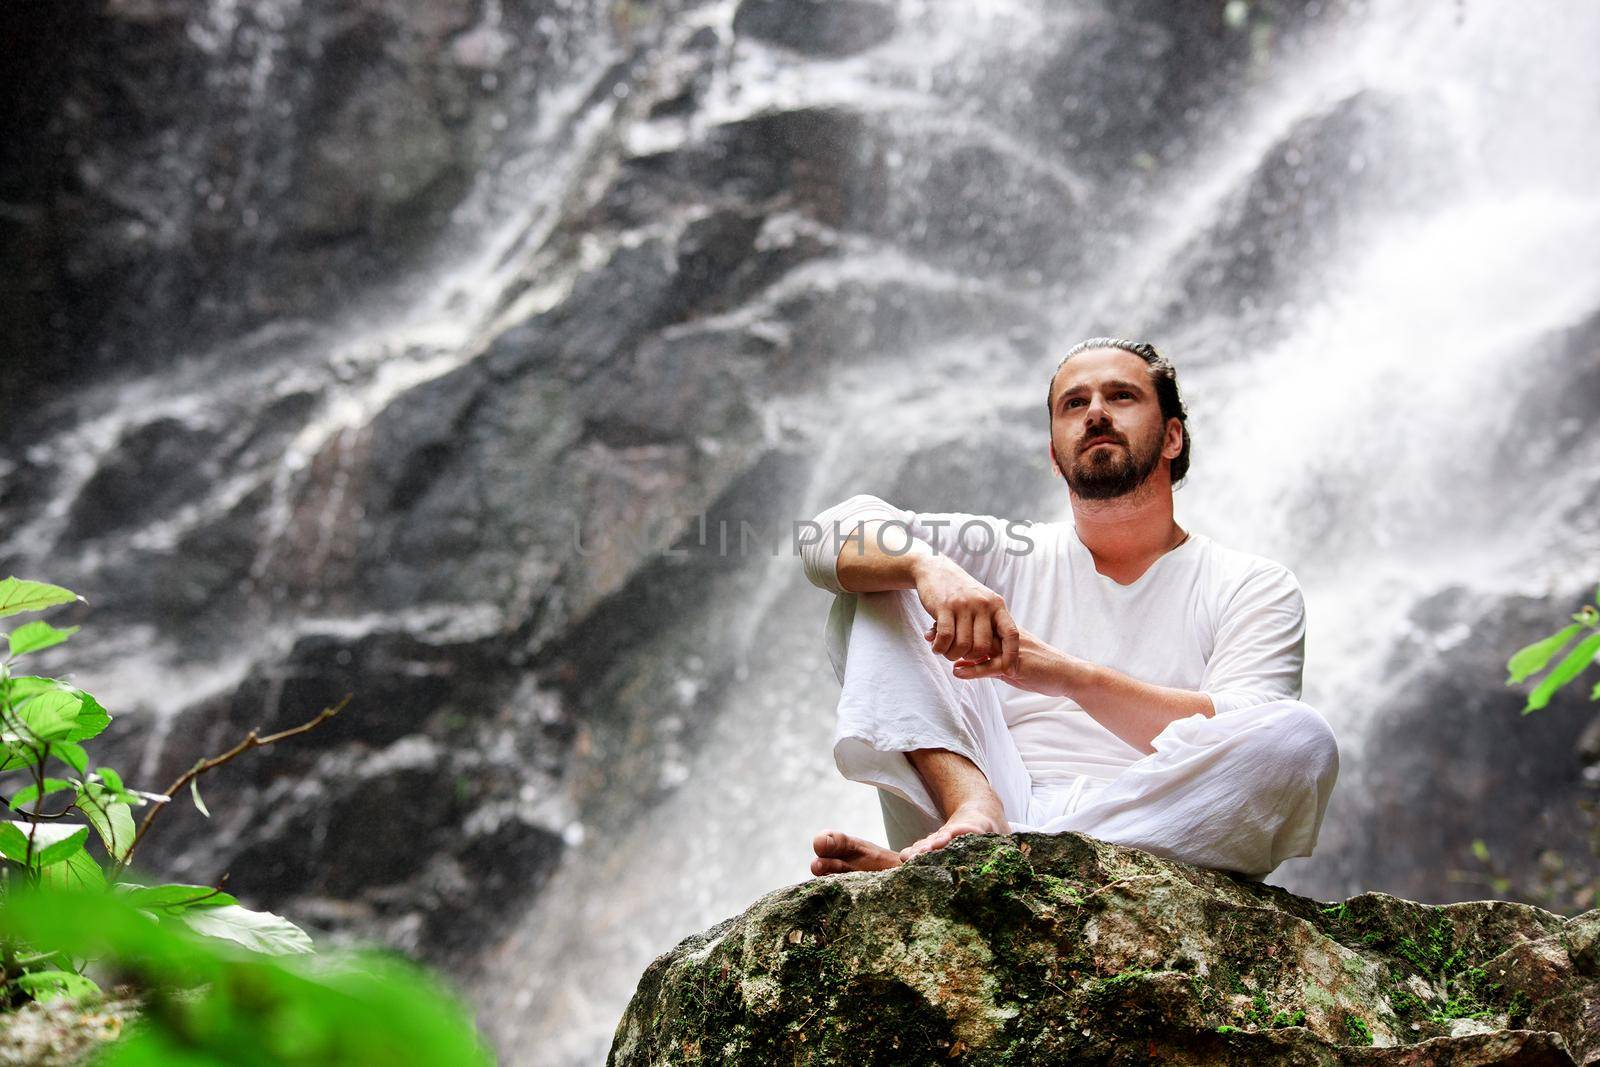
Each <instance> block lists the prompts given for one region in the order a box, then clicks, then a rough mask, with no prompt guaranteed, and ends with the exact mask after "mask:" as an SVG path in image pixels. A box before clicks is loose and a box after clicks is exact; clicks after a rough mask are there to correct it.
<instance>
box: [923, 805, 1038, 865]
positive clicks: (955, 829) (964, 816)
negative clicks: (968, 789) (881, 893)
mask: <svg viewBox="0 0 1600 1067" xmlns="http://www.w3.org/2000/svg"><path fill="white" fill-rule="evenodd" d="M1010 832H1011V825H1010V824H1009V823H1008V822H1006V820H1005V817H1004V815H1003V814H1002V815H997V814H996V813H995V811H994V810H993V808H992V807H991V806H990V805H988V804H984V803H977V804H963V805H962V806H961V807H959V808H957V809H956V810H955V811H952V812H951V813H950V817H949V818H948V819H946V820H945V821H944V825H943V826H941V827H939V829H937V830H935V831H934V832H933V833H931V834H929V835H928V836H927V837H924V838H923V839H922V840H921V841H918V842H916V843H914V844H912V845H909V846H907V847H906V848H903V849H901V850H900V855H899V858H900V859H901V860H909V859H910V858H911V857H912V856H920V855H921V854H922V853H924V852H932V851H933V850H934V849H940V848H944V847H945V846H946V845H948V844H949V843H950V842H952V841H954V840H955V839H956V838H958V837H960V836H961V835H962V834H1009V833H1010Z"/></svg>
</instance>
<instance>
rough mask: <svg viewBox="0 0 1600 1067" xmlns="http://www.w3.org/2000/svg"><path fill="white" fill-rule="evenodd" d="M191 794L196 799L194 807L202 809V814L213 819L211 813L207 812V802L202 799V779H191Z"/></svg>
mask: <svg viewBox="0 0 1600 1067" xmlns="http://www.w3.org/2000/svg"><path fill="white" fill-rule="evenodd" d="M189 794H190V795H191V796H193V797H194V806H195V807H197V808H199V809H200V814H201V815H204V816H205V817H206V818H208V819H209V818H211V813H210V812H209V811H207V810H206V802H205V801H203V800H201V799H200V779H199V778H191V779H189Z"/></svg>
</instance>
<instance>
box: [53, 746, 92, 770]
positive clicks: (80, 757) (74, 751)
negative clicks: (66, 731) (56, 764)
mask: <svg viewBox="0 0 1600 1067" xmlns="http://www.w3.org/2000/svg"><path fill="white" fill-rule="evenodd" d="M50 755H52V756H54V757H55V758H56V759H58V760H60V761H61V762H62V763H65V764H66V765H67V766H68V767H71V768H72V769H73V770H75V771H77V772H78V773H79V774H88V773H89V753H87V752H85V751H84V750H83V746H82V745H78V744H74V743H73V742H71V741H57V742H55V743H54V744H52V745H51V746H50Z"/></svg>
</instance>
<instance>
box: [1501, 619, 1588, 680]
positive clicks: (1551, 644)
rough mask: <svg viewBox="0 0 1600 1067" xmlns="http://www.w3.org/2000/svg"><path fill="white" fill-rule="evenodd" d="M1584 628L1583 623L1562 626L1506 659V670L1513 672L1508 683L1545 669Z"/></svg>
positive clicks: (1524, 678)
mask: <svg viewBox="0 0 1600 1067" xmlns="http://www.w3.org/2000/svg"><path fill="white" fill-rule="evenodd" d="M1582 629H1583V624H1582V623H1576V622H1575V623H1573V624H1572V625H1570V626H1565V627H1562V628H1561V629H1560V630H1559V631H1557V632H1556V633H1553V634H1551V635H1550V636H1549V637H1547V638H1545V639H1544V640H1543V641H1535V642H1534V643H1533V644H1531V645H1529V646H1528V647H1527V648H1524V649H1519V650H1518V651H1517V652H1516V653H1514V654H1513V655H1512V657H1511V658H1510V659H1509V660H1507V661H1506V670H1508V671H1510V672H1511V677H1509V678H1507V679H1506V684H1507V685H1516V684H1517V683H1518V682H1522V681H1525V680H1527V678H1528V677H1529V676H1531V675H1534V674H1538V673H1539V672H1540V671H1542V670H1544V668H1545V665H1546V664H1548V663H1549V662H1550V661H1551V660H1552V659H1554V658H1555V654H1556V653H1557V652H1560V651H1561V650H1562V649H1563V648H1565V647H1566V646H1567V642H1568V641H1571V640H1572V639H1573V638H1574V637H1576V636H1577V634H1578V631H1579V630H1582Z"/></svg>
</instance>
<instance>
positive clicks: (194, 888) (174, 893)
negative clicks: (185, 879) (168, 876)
mask: <svg viewBox="0 0 1600 1067" xmlns="http://www.w3.org/2000/svg"><path fill="white" fill-rule="evenodd" d="M125 886H126V883H122V884H119V885H118V886H117V888H118V889H123V888H124V887H125ZM123 899H124V900H126V901H127V902H128V903H129V904H132V905H133V906H134V907H137V908H144V909H145V910H146V911H159V912H163V913H165V914H168V915H176V914H178V913H180V912H185V911H188V910H189V909H191V908H197V909H198V908H221V907H225V906H227V905H229V904H237V903H239V901H238V899H237V898H236V897H234V895H233V894H232V893H220V892H218V891H217V890H215V889H213V888H212V887H211V886H208V885H178V884H173V885H152V886H134V887H132V888H131V889H128V890H127V891H126V892H125V893H124V894H123Z"/></svg>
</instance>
